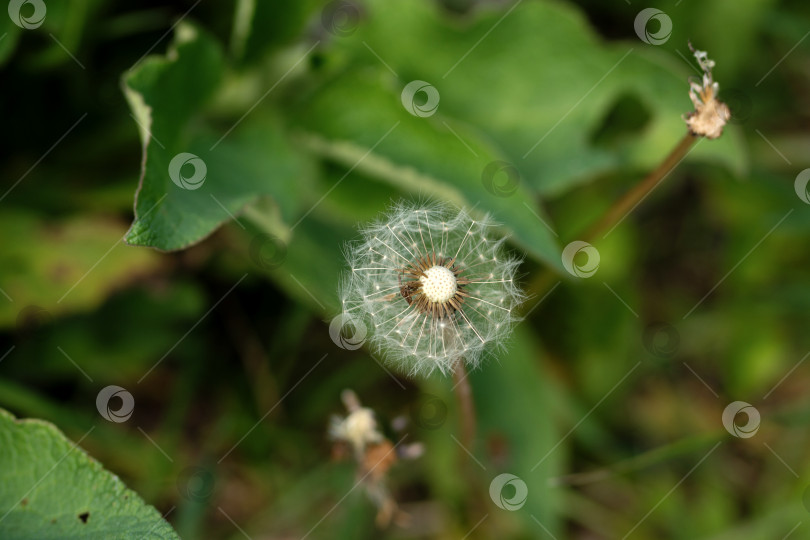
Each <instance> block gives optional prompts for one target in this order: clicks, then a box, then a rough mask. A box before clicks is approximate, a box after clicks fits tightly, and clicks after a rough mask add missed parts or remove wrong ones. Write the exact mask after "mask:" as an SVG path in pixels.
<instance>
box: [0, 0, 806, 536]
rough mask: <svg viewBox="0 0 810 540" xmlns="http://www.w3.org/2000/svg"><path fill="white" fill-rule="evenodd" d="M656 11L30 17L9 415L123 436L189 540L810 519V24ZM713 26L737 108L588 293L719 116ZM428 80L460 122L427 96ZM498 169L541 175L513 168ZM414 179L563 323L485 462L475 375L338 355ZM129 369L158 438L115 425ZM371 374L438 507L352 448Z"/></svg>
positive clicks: (70, 8)
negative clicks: (398, 517)
mask: <svg viewBox="0 0 810 540" xmlns="http://www.w3.org/2000/svg"><path fill="white" fill-rule="evenodd" d="M654 5H655V7H658V8H660V9H661V10H663V11H664V12H665V14H666V15H667V16H668V17H669V18H670V19H671V21H672V33H671V35H670V36H669V37H668V39H667V40H666V41H665V42H664V43H662V44H660V45H652V44H648V43H645V42H643V41H642V40H641V39H640V38H639V36H638V35H637V34H636V31H635V29H634V20H635V19H636V16H637V14H638V12H639V11H640V10H641V7H640V6H637V5H635V4H632V5H631V4H625V3H622V2H612V3H603V2H597V1H595V0H584V1H581V2H560V1H557V2H552V1H548V2H547V1H530V0H524V1H522V2H495V1H480V2H476V1H472V0H452V1H451V0H446V1H445V2H443V3H442V2H437V1H429V0H419V1H409V2H406V1H404V0H367V1H363V2H359V1H358V2H356V3H355V2H351V3H345V2H337V3H336V2H330V3H327V2H322V1H315V0H307V1H302V2H256V1H251V0H238V1H233V2H219V3H216V2H191V1H187V2H177V3H175V4H173V5H171V6H166V5H163V4H159V3H152V2H147V3H144V4H142V5H140V7H138V8H134V7H131V6H125V5H119V4H117V3H114V2H105V1H102V0H76V1H74V2H70V3H69V4H68V3H56V2H49V3H47V15H46V17H45V19H44V21H43V23H42V25H41V26H39V27H38V28H32V29H27V30H26V29H22V28H20V27H18V26H17V25H15V24H14V23H13V22H12V20H11V18H10V17H6V16H5V14H2V16H0V36H2V37H0V70H2V81H3V84H2V87H0V92H2V96H3V99H2V100H0V110H2V118H3V120H4V124H5V126H6V129H4V130H2V132H0V133H1V134H0V137H1V138H2V148H3V152H2V154H0V155H2V157H3V159H2V162H0V171H2V178H3V183H2V188H0V289H2V295H1V296H0V326H2V329H3V333H2V334H0V358H2V359H0V407H3V408H6V409H8V410H10V411H12V412H13V413H14V414H15V415H17V416H22V417H29V416H31V417H39V418H43V419H46V420H48V421H51V422H53V423H55V424H56V425H57V426H58V427H59V428H60V429H62V430H63V431H65V433H67V435H68V436H69V437H71V438H72V439H74V440H76V439H79V438H80V437H81V436H82V435H84V434H85V433H86V432H87V431H88V430H89V429H90V428H91V427H94V426H95V429H93V431H92V432H91V433H90V434H89V435H88V436H87V437H86V438H85V439H83V441H82V443H81V445H82V447H83V448H85V449H86V450H87V451H88V452H89V453H90V454H91V455H93V456H94V457H96V458H97V459H99V460H100V461H101V462H102V463H104V465H105V467H106V468H108V469H109V470H111V471H113V472H114V473H116V474H118V475H120V476H121V478H122V479H123V480H124V481H125V482H126V483H127V485H128V486H130V487H132V488H133V489H134V490H135V491H137V492H138V493H140V494H141V496H143V498H144V499H145V500H146V501H147V502H149V503H150V504H154V505H155V506H156V507H157V508H158V510H160V511H161V512H162V513H164V514H165V513H167V512H168V520H169V521H170V522H171V524H172V525H173V526H174V527H175V529H176V530H177V531H178V533H179V534H180V535H181V536H182V537H184V538H223V539H224V538H241V537H243V535H242V532H240V530H239V528H237V526H238V527H241V529H242V530H244V531H245V532H246V533H247V534H249V535H250V536H251V537H253V538H288V537H296V538H300V537H303V536H305V535H307V534H308V533H309V536H307V537H308V538H381V537H385V538H437V539H438V538H463V537H465V535H467V534H468V536H467V537H468V538H474V537H476V538H544V537H549V538H550V537H551V535H553V536H554V537H556V538H582V539H584V538H622V537H624V536H625V535H628V533H631V532H632V534H630V535H629V536H628V537H632V538H662V537H663V538H679V539H680V538H682V539H693V538H712V539H718V540H719V539H724V538H740V539H759V538H783V537H785V535H790V534H793V535H794V537H796V538H799V537H802V535H803V534H804V535H806V532H803V529H806V527H807V525H806V524H804V525H800V526H799V528H798V529H795V532H793V531H794V527H795V526H796V524H797V523H799V522H803V521H806V517H807V512H808V511H810V502H808V501H807V499H808V495H807V492H806V489H807V485H808V484H810V482H808V480H807V472H806V471H807V470H808V468H810V460H808V456H807V453H806V451H805V449H806V448H807V445H808V443H809V442H810V441H808V431H807V429H806V426H807V420H808V413H809V412H810V402H808V400H807V396H806V392H804V391H803V390H804V389H805V388H806V387H807V384H809V383H810V372H808V371H807V369H808V368H807V366H806V365H804V364H803V363H802V362H801V361H800V360H801V359H803V358H804V355H805V353H806V352H807V349H808V343H807V338H806V334H807V333H806V321H807V319H806V314H807V313H808V310H809V309H810V292H808V291H810V289H808V287H807V277H808V270H807V268H808V263H810V258H809V257H808V255H807V254H806V250H803V249H802V248H801V246H802V245H804V244H805V239H806V235H807V232H808V231H809V230H810V211H808V205H807V204H805V203H804V202H803V201H802V200H801V199H799V198H798V197H797V196H796V193H795V191H794V179H795V177H796V175H797V174H798V173H799V172H800V171H801V170H802V169H805V168H807V167H810V154H809V153H808V152H807V148H808V145H809V144H810V138H808V135H807V132H806V130H805V129H804V128H805V127H806V125H807V123H808V120H809V119H810V104H809V103H808V95H810V93H808V88H809V86H808V79H810V73H808V71H807V66H808V65H810V40H805V38H806V37H807V33H806V32H807V28H808V27H809V26H808V23H809V22H810V8H809V7H808V6H807V5H805V4H804V3H802V2H798V1H794V0H783V1H777V0H767V1H765V0H746V1H743V2H733V3H730V2H720V1H714V0H712V1H707V2H678V3H676V4H673V3H663V2H660V3H659V2H656V3H654ZM29 7H30V5H29ZM645 7H646V6H645ZM26 9H27V8H26ZM650 24H655V23H654V22H651V23H650ZM690 40H691V42H692V43H693V44H694V45H695V46H696V47H697V48H699V49H702V50H707V51H708V52H709V56H710V57H711V58H713V59H714V60H716V62H717V66H716V68H715V70H714V75H715V79H716V80H717V81H719V83H720V88H721V96H720V97H721V99H724V100H726V101H727V102H728V103H729V104H730V106H731V109H732V113H733V115H734V116H733V118H732V122H731V124H730V125H729V126H727V128H726V133H725V134H724V135H723V136H722V138H721V139H719V140H716V141H701V142H699V143H698V145H697V146H696V147H695V149H694V151H692V152H690V153H689V155H688V156H687V158H686V159H685V160H684V162H683V163H681V164H680V166H679V167H678V168H677V169H676V170H675V171H674V172H672V173H671V174H670V175H669V176H668V177H667V178H666V181H665V182H663V183H662V184H661V186H660V187H658V188H657V189H656V190H655V191H653V192H652V194H651V195H650V196H649V197H648V198H646V199H645V200H644V202H643V203H642V204H641V205H640V206H639V207H638V208H636V209H635V210H634V211H633V212H632V213H631V214H630V215H629V216H628V218H627V219H626V220H624V221H623V222H622V223H621V224H620V226H618V227H617V228H616V229H615V230H613V231H611V232H610V234H608V235H607V236H604V237H601V238H597V239H595V240H594V241H593V243H594V245H595V246H596V247H597V248H598V250H599V253H600V256H601V265H600V267H599V270H598V272H597V273H596V275H595V276H594V277H593V278H590V279H578V280H575V279H571V278H570V276H568V274H567V273H565V272H564V270H562V265H561V262H560V261H561V259H560V257H561V250H562V248H563V247H564V246H565V245H566V244H567V243H568V242H570V241H571V240H574V239H576V238H577V235H578V234H579V233H580V232H581V231H582V230H583V229H585V228H586V227H587V226H588V225H589V224H591V223H592V222H594V221H595V220H596V219H597V218H598V217H599V216H601V215H602V213H603V212H604V211H605V210H606V209H607V208H608V207H609V206H610V205H611V203H613V202H614V201H615V200H616V199H617V198H618V197H619V196H620V195H621V194H622V193H624V192H625V191H626V190H628V189H629V188H630V187H631V186H633V185H634V184H635V183H636V182H638V180H639V179H640V178H641V177H642V176H643V175H644V173H645V172H646V171H648V170H649V169H651V168H653V167H654V166H655V165H656V164H657V163H658V162H659V161H661V160H662V159H663V158H664V157H665V156H666V154H667V153H668V152H669V151H670V149H671V148H672V147H673V146H674V145H675V144H676V143H677V141H678V140H679V139H680V138H681V137H682V136H683V134H684V133H685V126H684V124H683V121H682V119H681V115H682V114H683V113H686V112H688V111H689V110H691V108H692V105H691V103H690V102H689V99H688V96H687V92H688V83H687V79H688V77H689V76H694V75H696V71H695V69H696V67H695V65H694V63H693V62H692V59H691V53H690V51H689V49H688V47H687V42H688V41H690ZM414 80H420V81H425V82H426V83H429V84H431V85H433V86H434V87H435V88H436V89H437V91H438V93H439V95H440V101H439V104H438V107H437V108H436V110H435V114H431V115H427V116H424V117H420V116H415V115H413V114H411V113H409V112H408V110H407V108H406V106H404V105H403V103H402V96H401V93H402V91H403V88H404V87H405V86H406V85H407V84H408V83H409V82H411V81H414ZM417 97H418V96H417ZM419 99H421V98H419ZM414 105H415V106H421V105H423V103H422V102H421V101H419V102H414ZM181 152H189V153H192V154H194V155H196V156H199V157H200V158H201V159H202V160H203V161H204V163H205V165H206V169H207V175H206V178H205V182H204V185H203V186H201V187H200V188H199V189H194V190H188V189H185V190H184V189H181V188H180V187H178V186H176V185H175V184H174V183H173V182H172V180H171V178H170V177H169V175H167V174H166V172H167V169H168V168H169V166H170V163H171V161H172V159H173V158H174V157H175V156H176V155H177V154H178V153H181ZM494 162H504V163H508V164H509V165H510V167H511V169H509V171H514V172H515V173H516V176H514V177H513V178H518V179H519V180H518V181H517V182H516V183H514V182H511V178H507V177H506V176H505V172H506V170H505V169H501V171H500V173H498V175H497V176H496V177H493V178H490V181H489V182H488V181H487V178H488V177H487V174H490V173H488V172H487V171H490V172H491V171H492V169H491V168H490V169H488V166H489V165H490V164H492V163H494ZM136 188H137V192H136ZM133 195H134V196H135V198H134V200H135V204H134V215H133ZM400 197H408V198H415V199H429V198H435V199H441V200H446V201H448V202H451V203H454V204H458V205H465V206H469V207H472V208H474V211H475V212H480V213H485V212H488V213H491V214H493V215H494V216H495V217H496V218H497V219H498V221H500V222H501V223H502V224H503V232H504V233H505V234H508V235H509V236H510V238H511V242H512V247H513V249H515V250H516V251H519V252H523V253H525V254H526V257H527V260H526V263H525V264H524V272H525V277H524V282H525V283H526V285H527V286H531V287H532V290H533V292H535V293H536V294H535V296H534V297H532V298H530V299H529V301H528V302H527V306H526V311H527V312H528V313H529V315H528V317H527V320H526V321H525V322H523V323H521V325H520V326H519V327H518V329H517V331H516V333H515V337H514V339H513V342H512V343H511V345H510V348H509V351H508V352H507V353H506V354H503V355H500V356H498V357H497V358H495V359H493V360H491V361H489V362H488V363H486V364H485V365H484V367H483V368H482V369H481V370H479V371H476V372H475V373H472V374H471V376H470V379H471V384H472V388H473V393H474V398H475V404H476V408H477V411H478V420H479V424H480V426H479V438H478V444H477V445H476V447H474V448H470V449H469V450H470V451H471V453H472V454H473V455H474V456H475V459H476V460H477V461H478V464H476V462H475V461H472V460H471V459H470V458H468V456H467V454H466V453H465V452H464V451H463V450H461V449H460V448H459V445H458V444H457V443H456V441H455V440H454V438H453V437H454V436H456V437H457V434H458V432H459V425H458V414H457V413H458V411H457V410H456V405H455V398H454V397H453V392H452V387H453V383H452V382H451V381H449V380H442V379H431V380H426V381H422V380H417V381H409V380H403V379H401V378H396V377H394V376H392V375H391V374H389V373H387V372H386V371H385V370H384V369H383V368H382V367H380V366H379V365H378V364H377V363H376V362H377V359H375V358H372V357H371V356H370V354H369V352H368V351H366V350H365V349H360V350H356V351H350V350H343V349H341V348H339V347H337V346H336V345H335V343H333V341H332V340H331V339H330V338H329V331H328V327H329V321H330V319H331V318H332V317H333V316H334V315H335V314H336V313H337V310H338V299H337V297H336V288H337V284H338V280H339V278H340V275H341V273H342V272H343V270H344V267H343V266H344V265H343V256H342V252H341V249H342V246H343V244H344V243H345V242H346V241H348V240H351V239H352V238H354V237H355V230H356V225H357V224H358V223H362V222H364V221H367V220H369V219H372V218H373V217H374V216H376V215H377V214H378V213H379V212H380V211H382V210H383V209H385V208H386V206H387V205H388V204H390V201H391V200H392V199H398V198H400ZM130 224H131V227H130V228H129V230H127V227H128V226H130ZM136 246H149V247H151V248H157V249H158V250H161V251H173V252H172V253H166V254H163V253H158V252H157V251H156V250H153V249H149V248H148V247H136ZM174 250H178V251H174ZM538 284H546V286H545V287H544V288H543V287H540V285H538ZM546 293H547V295H546ZM324 355H326V356H325V357H324ZM112 384H114V385H119V386H122V387H124V388H126V389H128V390H129V391H130V392H131V393H132V394H133V396H134V398H135V403H136V405H135V412H134V414H133V416H132V418H131V419H129V420H128V421H127V422H124V423H111V422H107V421H106V420H104V419H103V418H101V417H100V416H99V414H98V412H97V410H96V407H95V399H96V395H97V394H98V392H99V390H100V389H101V388H103V387H105V386H108V385H112ZM344 388H352V389H354V390H355V391H356V392H357V394H358V395H359V396H360V399H361V400H362V402H363V404H364V405H366V406H369V407H372V408H373V409H374V410H375V411H376V412H377V415H378V419H379V420H380V421H381V423H382V424H383V425H384V426H386V429H388V428H387V426H389V425H390V424H391V422H392V421H394V419H396V418H397V417H399V416H403V415H404V416H405V417H406V418H409V419H410V421H411V425H410V426H409V428H408V433H409V435H408V439H409V440H410V441H411V442H415V441H422V442H423V443H424V444H425V448H426V451H425V455H424V456H423V457H421V458H419V459H418V460H415V461H407V462H400V463H398V464H397V465H396V466H395V467H393V468H392V470H391V478H390V485H391V488H392V492H393V494H394V496H395V498H396V499H397V500H398V501H399V502H400V503H401V506H402V508H403V510H405V511H406V512H408V513H409V514H410V515H411V524H410V525H407V526H404V527H396V526H392V527H390V528H386V529H378V528H377V527H376V526H375V524H374V516H375V513H376V510H375V508H374V507H373V506H372V504H371V503H370V502H369V501H368V499H367V497H366V496H365V494H364V493H363V489H361V488H359V487H358V488H356V489H353V487H354V486H355V483H356V481H357V478H356V477H355V476H354V470H353V467H352V466H351V465H350V464H348V463H340V462H336V461H335V460H333V459H332V458H331V443H330V442H329V441H328V440H327V437H326V426H327V423H328V419H329V417H330V416H331V415H332V414H343V412H344V411H342V410H341V409H342V407H341V405H340V399H339V395H340V391H341V390H342V389H344ZM425 394H429V395H433V396H437V397H438V398H439V400H440V401H441V403H443V404H444V406H446V407H447V413H446V414H447V415H446V419H445V421H444V422H443V423H441V425H440V426H439V427H438V428H437V429H431V427H432V426H427V427H426V424H425V423H424V422H420V419H421V417H422V415H423V414H425V412H424V411H423V410H422V406H423V405H424V404H425V403H426V398H425ZM736 400H742V401H746V402H749V403H751V404H753V405H754V406H755V407H757V409H758V410H760V412H761V414H762V425H761V426H760V429H759V431H758V432H757V434H756V435H755V436H754V437H751V438H749V439H742V438H735V437H732V436H731V435H730V434H728V433H727V431H726V430H725V429H724V428H723V424H722V422H721V416H722V413H723V410H724V408H725V407H726V405H728V404H729V403H730V402H732V401H736ZM388 434H389V435H390V437H391V439H392V440H394V441H396V440H398V439H399V436H398V435H397V433H395V432H393V431H389V432H388ZM718 443H720V444H719V446H717V445H718ZM479 465H480V467H479ZM502 472H509V473H512V474H515V475H517V476H519V477H520V478H521V479H523V481H525V482H526V484H527V486H528V490H529V497H528V499H527V502H526V505H525V506H524V507H523V508H522V509H520V510H519V511H515V512H509V511H506V510H502V509H501V508H498V507H497V506H495V505H494V504H492V502H491V501H490V499H489V496H488V486H489V483H490V481H491V480H492V478H494V477H495V476H497V474H500V473H502ZM2 489H3V488H0V490H2ZM803 501H804V502H803ZM484 516H486V517H485V518H484ZM685 516H689V519H688V520H687V519H684V517H685ZM482 519H483V521H482ZM541 524H542V525H541ZM0 525H2V523H0ZM544 528H545V529H544ZM544 535H545V536H544Z"/></svg>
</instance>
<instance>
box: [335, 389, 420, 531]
mask: <svg viewBox="0 0 810 540" xmlns="http://www.w3.org/2000/svg"><path fill="white" fill-rule="evenodd" d="M340 397H341V399H342V400H343V404H344V405H345V406H346V409H347V410H348V411H349V414H348V416H346V417H345V418H343V417H339V416H334V417H333V418H332V422H331V424H330V426H329V436H330V437H331V438H332V439H333V440H334V441H335V447H334V448H333V455H335V456H336V457H341V458H342V457H345V454H344V449H345V447H346V446H349V447H351V448H352V449H353V450H354V458H355V461H356V463H357V478H358V481H357V484H355V487H356V486H357V485H359V484H363V485H364V486H365V489H366V493H368V496H369V498H370V499H371V501H372V502H373V503H374V505H375V506H376V507H377V520H376V521H377V524H378V525H379V526H380V527H385V526H387V525H388V524H389V523H390V522H391V521H394V522H395V523H397V524H398V525H401V526H404V525H405V524H406V523H407V522H408V519H409V516H408V515H407V514H406V513H405V512H402V511H401V510H400V509H399V505H398V504H397V502H396V500H395V499H394V497H393V496H392V495H391V490H390V489H389V488H388V473H389V472H390V470H391V468H392V467H393V466H395V465H396V464H397V462H399V461H400V460H402V459H405V460H411V459H416V458H418V457H420V456H421V455H422V454H423V453H424V450H425V449H424V446H423V445H422V444H421V443H418V442H417V443H405V442H404V441H405V437H407V435H406V436H405V437H402V438H401V439H400V440H399V442H398V443H397V444H394V443H392V442H391V441H390V440H389V439H387V438H386V437H385V436H384V435H383V434H382V433H381V432H380V431H379V430H378V428H377V422H376V420H375V419H374V411H373V410H371V409H370V408H368V407H363V406H361V405H360V400H359V399H358V397H357V394H355V393H354V391H352V390H344V391H343V392H342V393H341V396H340ZM395 424H397V425H398V426H399V428H400V429H396V427H395V426H392V427H394V431H401V428H404V427H405V426H404V424H403V422H402V421H397V422H395ZM352 489H353V488H352Z"/></svg>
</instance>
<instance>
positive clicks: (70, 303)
mask: <svg viewBox="0 0 810 540" xmlns="http://www.w3.org/2000/svg"><path fill="white" fill-rule="evenodd" d="M0 230H4V231H12V230H13V231H14V234H9V235H7V238H4V242H3V249H2V250H0V283H2V289H3V291H4V292H5V294H7V295H8V298H10V299H11V300H12V301H5V299H4V301H3V302H0V327H3V326H11V325H13V324H14V323H15V322H16V323H17V324H18V325H20V326H25V325H27V324H29V323H33V322H35V321H34V320H26V319H28V318H29V317H30V318H32V319H36V318H49V317H50V316H56V315H58V314H61V313H70V312H75V311H82V310H89V309H93V308H95V307H97V306H98V305H99V304H101V303H102V302H103V301H104V300H105V299H106V298H107V297H108V296H109V295H110V294H111V293H112V292H113V291H116V290H118V289H120V288H121V287H122V285H124V284H126V283H129V282H131V281H133V280H135V279H137V278H139V277H142V276H143V275H145V274H148V273H150V272H153V271H155V270H156V269H157V268H158V266H159V264H160V262H159V259H158V257H157V255H156V254H154V253H149V252H146V251H143V250H135V249H132V248H128V247H127V246H125V245H119V244H122V242H121V238H122V236H123V234H124V231H125V228H124V225H123V224H121V223H117V222H115V221H112V220H110V219H108V218H102V217H95V216H88V217H78V216H77V217H70V218H65V219H62V220H53V219H51V220H44V219H43V217H42V216H41V215H38V214H34V213H30V212H26V211H21V210H16V209H13V208H6V209H5V210H4V211H3V212H2V213H0ZM37 312H39V313H37Z"/></svg>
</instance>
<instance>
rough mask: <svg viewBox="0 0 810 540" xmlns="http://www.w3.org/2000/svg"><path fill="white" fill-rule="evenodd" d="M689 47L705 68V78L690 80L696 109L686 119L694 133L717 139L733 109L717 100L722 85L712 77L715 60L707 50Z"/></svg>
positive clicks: (702, 67)
mask: <svg viewBox="0 0 810 540" xmlns="http://www.w3.org/2000/svg"><path fill="white" fill-rule="evenodd" d="M689 48H690V49H691V50H692V52H693V53H694V54H695V59H697V62H698V65H699V66H700V69H702V70H703V80H702V81H700V82H698V81H694V80H690V81H689V98H690V99H691V100H692V104H693V105H694V106H695V110H694V111H693V112H690V113H688V114H687V115H686V116H685V117H684V120H685V121H686V125H688V126H689V131H691V132H692V133H693V134H694V135H699V136H703V137H706V138H707V139H716V138H717V137H719V136H720V135H722V134H723V126H725V125H726V123H727V122H728V121H729V120H730V119H731V111H730V110H729V108H728V105H726V104H725V103H723V102H721V101H718V100H717V94H718V92H719V91H720V86H719V85H718V84H717V83H716V82H714V79H712V68H714V60H710V59H709V58H708V55H707V53H706V52H705V51H698V50H695V49H694V48H692V44H691V43H690V44H689Z"/></svg>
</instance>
